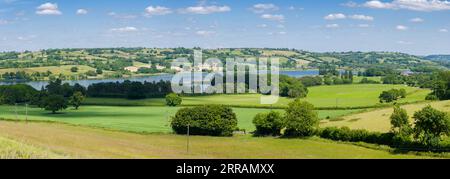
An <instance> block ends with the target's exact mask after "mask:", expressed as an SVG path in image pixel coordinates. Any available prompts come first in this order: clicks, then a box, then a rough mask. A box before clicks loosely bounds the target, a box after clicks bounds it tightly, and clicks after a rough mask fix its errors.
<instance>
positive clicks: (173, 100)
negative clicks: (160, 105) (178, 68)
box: [166, 93, 183, 106]
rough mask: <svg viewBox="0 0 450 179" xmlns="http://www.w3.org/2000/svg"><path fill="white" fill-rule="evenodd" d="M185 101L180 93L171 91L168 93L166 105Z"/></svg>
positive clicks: (177, 104) (175, 104) (176, 104)
mask: <svg viewBox="0 0 450 179" xmlns="http://www.w3.org/2000/svg"><path fill="white" fill-rule="evenodd" d="M182 102H183V99H182V98H181V97H180V95H178V94H176V93H170V94H168V95H166V105H167V106H179V105H181V103H182Z"/></svg>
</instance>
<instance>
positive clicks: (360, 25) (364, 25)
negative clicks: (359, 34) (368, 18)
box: [358, 24, 370, 28]
mask: <svg viewBox="0 0 450 179" xmlns="http://www.w3.org/2000/svg"><path fill="white" fill-rule="evenodd" d="M358 27H361V28H368V27H370V25H369V24H359V25H358Z"/></svg>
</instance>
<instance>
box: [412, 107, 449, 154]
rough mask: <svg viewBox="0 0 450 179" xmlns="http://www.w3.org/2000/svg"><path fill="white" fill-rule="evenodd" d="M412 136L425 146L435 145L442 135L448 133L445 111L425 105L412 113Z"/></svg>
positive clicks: (447, 119) (447, 118)
mask: <svg viewBox="0 0 450 179" xmlns="http://www.w3.org/2000/svg"><path fill="white" fill-rule="evenodd" d="M413 118H414V120H415V121H414V138H415V139H417V140H419V141H420V142H421V143H422V144H424V145H426V146H437V145H439V142H440V140H441V137H442V136H444V135H447V136H448V135H449V134H450V120H449V117H448V115H447V113H445V112H442V111H439V110H436V109H434V108H432V107H431V106H427V107H425V108H423V109H422V110H420V111H417V112H416V113H415V114H414V117H413Z"/></svg>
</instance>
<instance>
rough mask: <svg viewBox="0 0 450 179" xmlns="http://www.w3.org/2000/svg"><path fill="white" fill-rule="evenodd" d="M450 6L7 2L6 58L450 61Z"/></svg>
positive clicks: (3, 11)
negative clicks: (323, 55) (143, 55)
mask: <svg viewBox="0 0 450 179" xmlns="http://www.w3.org/2000/svg"><path fill="white" fill-rule="evenodd" d="M449 30H450V1H446V0H382V1H377V0H372V1H371V0H353V1H348V0H314V1H312V0H278V1H275V0H265V1H262V0H200V1H198V0H130V1H124V0H77V1H73V0H48V1H41V0H0V51H10V50H38V49H47V48H76V47H86V48H91V47H180V46H183V47H194V46H199V47H203V48H221V47H280V48H281V47H282V48H296V49H303V50H309V51H316V52H323V51H399V52H406V53H411V54H416V55H427V54H450V32H448V31H449Z"/></svg>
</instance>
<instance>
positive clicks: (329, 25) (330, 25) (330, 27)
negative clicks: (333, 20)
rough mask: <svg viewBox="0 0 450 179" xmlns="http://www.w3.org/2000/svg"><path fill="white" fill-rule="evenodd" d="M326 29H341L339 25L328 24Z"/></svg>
mask: <svg viewBox="0 0 450 179" xmlns="http://www.w3.org/2000/svg"><path fill="white" fill-rule="evenodd" d="M325 27H326V28H329V29H336V28H339V24H327V25H326V26H325Z"/></svg>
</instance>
